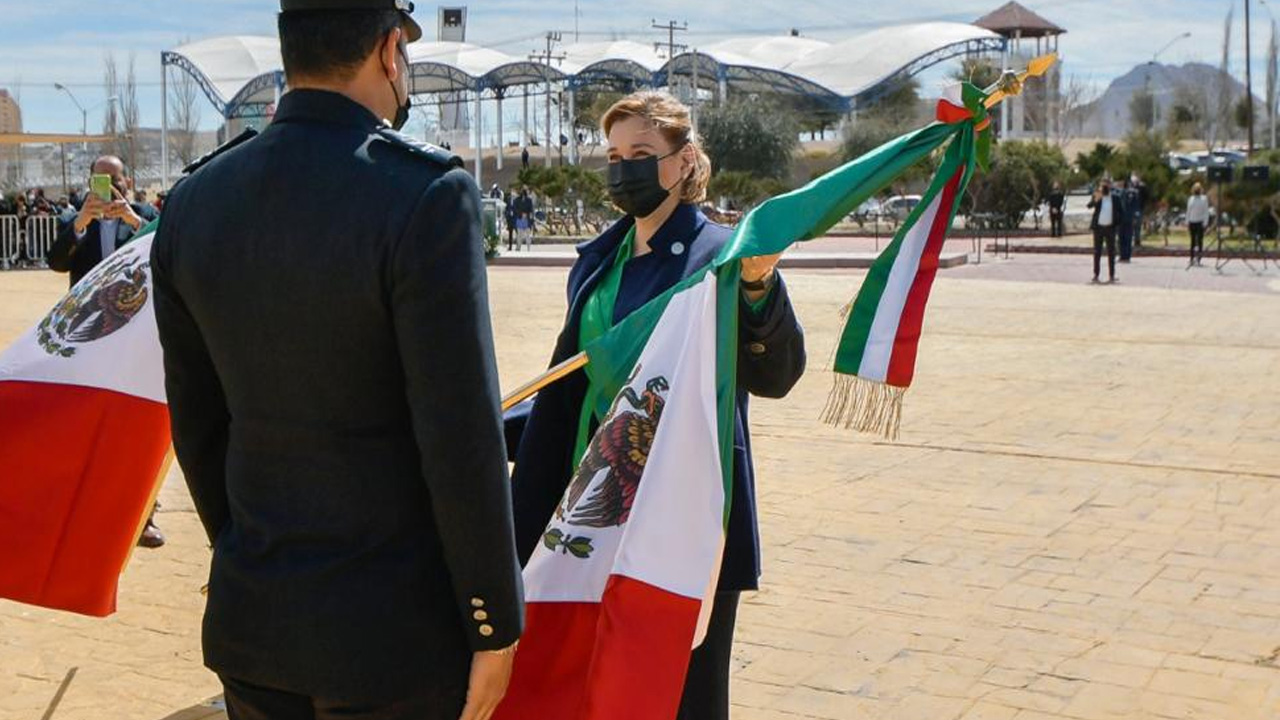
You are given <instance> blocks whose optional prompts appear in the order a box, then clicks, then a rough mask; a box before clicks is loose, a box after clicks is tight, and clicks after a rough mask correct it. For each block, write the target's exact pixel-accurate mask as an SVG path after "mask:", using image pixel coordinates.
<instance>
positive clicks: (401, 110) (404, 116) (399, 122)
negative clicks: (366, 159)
mask: <svg viewBox="0 0 1280 720" xmlns="http://www.w3.org/2000/svg"><path fill="white" fill-rule="evenodd" d="M400 57H402V58H404V72H406V73H407V72H409V55H408V54H406V53H405V51H404V48H400ZM387 82H389V83H391V93H392V94H393V95H395V96H396V103H398V104H397V106H396V116H395V118H394V119H392V121H391V127H392V128H394V129H396V130H400V129H401V128H403V127H404V126H405V125H407V124H408V123H409V108H411V107H413V99H412V98H411V97H409V95H408V94H407V93H406V94H405V96H404V101H403V102H402V101H401V100H400V91H399V90H397V89H396V84H395V82H393V81H391V80H387Z"/></svg>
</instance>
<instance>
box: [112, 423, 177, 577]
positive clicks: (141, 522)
mask: <svg viewBox="0 0 1280 720" xmlns="http://www.w3.org/2000/svg"><path fill="white" fill-rule="evenodd" d="M171 465H173V446H172V445H170V446H169V450H168V452H166V453H165V454H164V460H163V461H161V463H160V472H158V473H156V480H155V482H154V483H153V484H152V485H151V498H150V499H149V500H147V505H146V508H145V511H144V512H143V513H142V517H141V518H139V519H138V530H137V531H136V532H134V534H133V545H132V546H131V547H130V548H129V555H128V557H126V558H125V559H124V564H123V565H121V566H120V574H121V575H123V574H124V571H125V568H127V567H129V561H130V560H132V559H133V551H134V550H137V549H138V538H140V537H142V531H143V530H144V529H145V528H146V527H147V520H149V519H151V514H152V513H153V512H154V511H155V507H156V498H157V497H159V496H160V487H161V486H162V485H164V479H165V478H166V477H168V476H169V466H171Z"/></svg>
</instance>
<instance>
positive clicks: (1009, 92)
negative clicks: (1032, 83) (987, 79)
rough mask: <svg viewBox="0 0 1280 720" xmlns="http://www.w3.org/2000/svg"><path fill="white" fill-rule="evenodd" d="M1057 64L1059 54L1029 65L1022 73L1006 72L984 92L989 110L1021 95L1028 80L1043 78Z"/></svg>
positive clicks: (1044, 56)
mask: <svg viewBox="0 0 1280 720" xmlns="http://www.w3.org/2000/svg"><path fill="white" fill-rule="evenodd" d="M1056 62H1058V53H1049V54H1048V55H1041V56H1040V57H1038V58H1035V59H1033V60H1032V61H1031V62H1029V63H1027V69H1026V70H1023V71H1022V72H1020V73H1015V72H1014V71H1012V70H1006V71H1004V73H1003V74H1001V75H1000V79H999V80H997V81H995V83H993V84H992V85H991V86H990V87H988V88H986V89H985V90H984V91H983V92H985V93H987V100H986V103H985V104H986V106H987V109H988V110H990V109H991V108H993V107H995V106H996V105H999V104H1000V103H1001V101H1003V100H1004V99H1005V98H1007V97H1012V96H1014V95H1021V94H1022V89H1023V87H1024V85H1025V84H1026V80H1027V78H1033V77H1041V76H1043V75H1044V74H1045V73H1047V72H1049V68H1051V67H1053V64H1054V63H1056Z"/></svg>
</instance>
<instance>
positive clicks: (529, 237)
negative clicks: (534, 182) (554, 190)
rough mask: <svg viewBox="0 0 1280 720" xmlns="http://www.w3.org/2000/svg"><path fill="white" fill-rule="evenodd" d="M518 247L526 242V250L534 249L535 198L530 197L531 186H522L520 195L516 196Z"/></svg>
mask: <svg viewBox="0 0 1280 720" xmlns="http://www.w3.org/2000/svg"><path fill="white" fill-rule="evenodd" d="M516 233H517V238H516V249H517V250H519V249H520V245H521V244H522V243H523V244H524V249H525V250H532V249H533V198H531V197H529V188H520V197H518V198H516Z"/></svg>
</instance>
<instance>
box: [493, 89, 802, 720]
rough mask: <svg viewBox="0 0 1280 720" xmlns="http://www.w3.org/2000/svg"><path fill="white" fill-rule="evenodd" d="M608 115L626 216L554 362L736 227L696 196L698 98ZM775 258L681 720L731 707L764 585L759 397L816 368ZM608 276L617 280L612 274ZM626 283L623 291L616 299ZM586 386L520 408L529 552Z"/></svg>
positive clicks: (514, 417)
mask: <svg viewBox="0 0 1280 720" xmlns="http://www.w3.org/2000/svg"><path fill="white" fill-rule="evenodd" d="M602 125H603V126H604V133H605V135H606V136H607V137H608V139H609V150H608V154H609V163H610V164H609V191H610V196H611V197H612V198H613V201H614V203H615V204H616V205H618V207H620V208H621V209H622V210H623V211H624V212H626V213H627V216H626V217H624V218H623V219H622V220H620V221H618V222H617V223H616V224H615V225H614V226H613V227H611V228H609V229H608V230H606V231H605V232H604V233H603V234H601V235H600V236H599V237H597V238H596V239H595V240H592V241H590V242H588V243H586V244H584V245H582V246H580V247H579V248H578V253H579V258H578V261H577V263H576V264H575V265H574V267H573V270H572V271H571V272H570V273H569V283H568V285H569V287H568V299H569V314H568V320H567V322H566V324H565V326H564V329H563V330H562V332H561V333H560V338H559V340H558V341H557V343H556V348H555V353H554V355H553V357H552V364H556V363H559V362H561V361H563V360H565V359H567V358H569V357H571V356H573V355H575V354H577V353H578V352H579V351H580V350H581V349H582V347H583V346H584V345H585V344H586V343H587V342H589V341H590V340H592V339H593V338H594V337H595V336H598V333H600V332H601V331H602V330H607V327H605V328H602V327H600V318H599V317H595V318H594V320H595V322H592V321H591V320H592V316H593V313H590V312H589V313H587V316H588V318H587V320H586V321H585V322H584V308H586V307H587V306H588V305H589V304H590V305H592V306H594V307H597V308H598V307H600V306H601V303H602V301H603V304H604V306H605V307H610V306H611V307H612V318H611V319H612V322H613V324H615V325H616V324H617V323H618V322H619V321H621V320H622V319H623V318H625V317H626V316H627V315H628V314H630V313H631V312H633V311H634V310H636V309H637V308H639V307H641V306H642V305H644V304H645V303H646V302H648V301H649V300H651V299H653V298H654V297H656V296H658V295H660V294H661V293H662V292H663V291H665V290H667V289H668V288H670V287H671V286H673V285H674V284H676V283H677V282H679V281H680V280H682V279H684V278H686V277H688V276H690V275H691V274H693V273H694V272H695V271H697V270H699V269H701V268H703V267H705V266H706V265H707V263H709V262H710V261H711V260H712V259H714V258H715V256H716V254H717V253H718V252H719V250H720V249H721V248H722V247H723V246H724V244H725V243H726V242H727V241H728V240H729V238H730V236H731V235H732V231H731V230H730V229H729V228H726V227H723V226H720V225H716V224H714V223H711V222H709V221H708V220H707V219H706V217H704V216H703V215H702V213H701V212H699V211H698V209H697V206H696V205H695V203H697V202H700V201H701V200H703V199H704V197H705V196H706V185H707V180H708V178H709V177H710V174H711V167H710V161H709V160H708V158H707V156H706V154H705V153H704V152H703V151H702V149H701V147H700V146H699V143H698V139H697V137H696V135H695V133H694V132H693V130H692V127H691V123H690V120H689V110H688V108H687V107H685V106H684V105H683V104H681V103H680V102H679V101H678V100H676V99H675V98H673V97H671V96H670V95H667V94H665V93H656V92H643V93H637V94H635V95H631V96H629V97H627V98H624V99H623V100H621V101H619V102H618V103H617V104H616V105H614V106H613V107H612V108H611V109H610V110H609V111H608V112H607V113H606V114H605V116H604V119H603V122H602ZM777 261H778V257H777V256H773V257H764V258H750V259H747V260H744V261H743V265H742V278H743V285H742V293H741V303H740V342H739V356H738V398H737V400H738V402H737V416H736V418H735V420H734V424H735V427H734V475H733V491H732V492H733V499H732V505H731V509H730V513H729V523H728V528H727V535H726V542H725V549H724V557H723V562H722V566H721V573H720V579H719V584H718V587H717V592H716V597H715V605H714V610H713V612H712V617H711V624H710V628H709V631H708V635H707V639H706V640H705V641H704V642H703V644H702V645H701V646H700V647H699V648H698V649H697V650H695V651H694V652H693V656H692V658H691V661H690V666H689V674H688V678H687V680H686V684H685V693H684V697H683V700H682V702H681V709H680V715H679V718H680V719H681V720H685V719H688V720H695V719H696V720H716V719H717V718H725V719H727V718H728V717H729V666H730V657H731V652H732V645H733V628H734V622H735V618H736V614H737V608H738V598H739V595H740V594H741V593H742V592H743V591H751V590H756V589H757V588H758V581H759V577H760V542H759V531H758V528H757V519H756V501H755V474H754V469H753V466H752V462H751V438H750V433H749V431H748V424H747V408H748V402H747V397H748V395H749V394H750V395H756V396H759V397H767V398H780V397H783V396H784V395H786V394H787V393H788V392H789V391H790V390H791V388H792V386H793V385H795V383H796V381H797V380H799V379H800V376H801V374H802V373H803V372H804V366H805V350H804V334H803V332H802V330H801V328H800V325H799V323H798V322H797V321H796V317H795V313H794V312H793V310H792V307H791V301H790V299H789V298H788V296H787V290H786V286H785V285H784V284H783V282H782V277H781V276H780V275H779V274H778V273H777V272H776V270H775V267H776V265H777ZM611 276H612V277H611ZM606 278H610V279H611V280H612V282H602V281H603V280H605V279H606ZM615 288H616V297H612V298H610V297H607V295H609V294H612V293H614V292H615ZM601 293H604V296H602V295H601ZM588 301H590V303H589V302H588ZM594 315H598V311H597V312H596V313H594ZM584 332H585V334H586V335H588V336H589V337H584ZM587 385H588V382H587V378H586V376H585V373H583V372H582V371H578V372H577V373H575V374H574V375H572V376H570V377H569V378H567V379H565V380H562V381H560V382H559V383H556V384H554V385H552V386H550V387H548V388H546V389H544V390H543V391H542V392H541V393H540V394H539V395H538V397H537V398H536V400H535V401H534V402H533V403H532V404H531V407H530V406H529V404H526V405H525V406H524V407H521V408H518V409H517V410H515V411H513V412H512V413H511V414H510V416H509V418H508V448H509V449H510V451H511V452H513V453H514V454H515V471H514V474H513V477H512V488H513V490H512V492H513V493H514V505H515V524H516V543H517V547H518V549H519V551H520V556H521V562H527V561H528V559H529V557H530V555H532V553H533V551H534V549H535V547H536V546H537V543H538V542H539V538H540V537H541V536H542V533H543V531H544V530H545V529H546V525H547V522H548V520H550V518H551V515H552V513H553V512H554V510H555V507H556V505H557V504H558V503H559V501H560V499H561V496H562V495H563V493H564V490H565V487H566V486H567V485H568V483H569V480H570V478H571V476H572V475H573V470H574V464H575V463H574V451H575V447H576V446H577V445H578V444H579V443H580V438H578V428H579V417H580V414H581V412H582V403H583V398H584V396H585V393H586V390H587Z"/></svg>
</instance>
